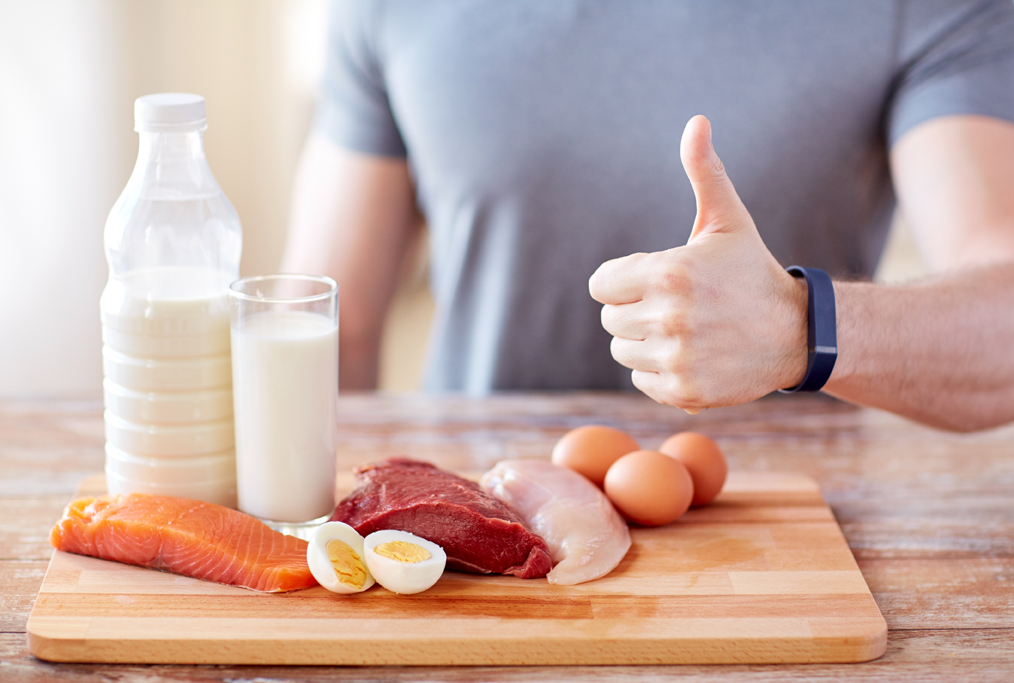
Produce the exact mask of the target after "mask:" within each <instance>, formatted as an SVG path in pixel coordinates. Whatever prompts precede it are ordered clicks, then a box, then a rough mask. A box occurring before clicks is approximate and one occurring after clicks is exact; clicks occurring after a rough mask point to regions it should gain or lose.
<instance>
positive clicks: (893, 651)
mask: <svg viewBox="0 0 1014 683" xmlns="http://www.w3.org/2000/svg"><path fill="white" fill-rule="evenodd" d="M101 408H102V407H101V404H100V403H97V402H70V401H10V400H8V401H0V473H2V476H0V679H2V680H12V681H14V680H16V681H43V680H45V681H51V680H56V681H63V680H75V681H109V680H117V681H138V682H140V681H146V682H147V681H163V680H166V681H226V680H229V681H235V680H251V679H257V680H271V681H285V680H304V679H312V680H315V681H331V680H336V681H337V680H356V681H362V680H393V681H433V680H447V681H542V680H548V679H552V680H563V681H566V680H591V679H593V680H596V681H633V680H638V681H657V680H664V679H670V678H675V677H677V676H679V677H681V678H682V679H684V680H691V681H712V680H713V681H719V680H721V681H737V680H765V681H768V680H779V681H780V680H814V681H816V680H821V681H823V680H829V679H835V678H849V679H852V680H855V681H866V680H878V681H879V680H883V681H905V680H919V681H936V680H939V681H954V680H976V681H994V680H995V681H1009V680H1010V676H1011V672H1012V671H1014V428H1011V427H1008V428H1004V429H1000V430H994V431H990V432H986V433H982V434H973V435H957V434H947V433H942V432H937V431H934V430H930V429H927V428H924V427H920V426H917V425H914V424H911V423H908V422H905V421H903V420H901V419H899V418H896V417H893V416H891V415H888V414H885V413H882V412H879V411H873V410H865V409H857V408H854V407H852V406H848V405H845V404H841V403H838V402H836V401H833V400H830V399H826V398H824V397H820V396H811V397H801V396H789V397H773V398H770V399H765V400H762V401H758V402H755V403H753V404H749V405H745V406H739V407H736V408H726V409H720V410H714V411H706V412H704V413H702V414H701V415H699V416H696V417H691V416H688V415H686V414H684V413H682V412H681V411H678V410H675V409H672V408H669V407H666V406H660V405H657V404H654V403H652V402H651V401H649V400H648V399H645V398H643V397H640V396H636V395H627V394H611V393H581V394H501V395H495V396H492V397H489V398H481V399H474V398H463V397H433V396H414V395H397V396H394V395H386V396H385V395H373V394H360V395H347V396H343V397H342V398H341V399H340V409H341V418H340V421H341V438H340V445H339V467H352V466H353V465H355V464H358V463H360V462H364V461H368V460H376V459H379V458H383V457H387V456H390V455H408V456H412V457H417V458H423V459H428V460H432V461H433V462H436V463H438V464H440V465H441V466H444V467H448V468H451V469H457V470H480V469H485V468H487V467H489V466H491V465H492V464H493V463H495V462H496V461H497V460H500V459H503V458H508V457H548V454H549V452H550V450H551V449H552V445H553V443H554V442H555V441H556V439H558V438H559V437H560V435H562V434H563V433H564V432H565V431H567V430H568V429H571V428H573V427H576V426H579V425H581V424H588V423H593V422H594V423H600V424H609V425H613V426H617V427H620V428H622V429H625V430H627V431H629V432H630V433H631V434H633V435H634V437H635V438H637V439H638V440H639V441H640V442H641V444H642V446H644V447H648V448H651V447H656V446H657V445H658V444H659V443H661V441H662V440H663V439H664V438H665V437H666V436H668V435H670V434H672V433H674V432H677V431H683V430H687V429H693V430H696V431H701V432H703V433H705V434H708V435H710V436H712V437H714V438H715V439H716V440H718V442H719V443H720V444H721V446H722V447H723V449H724V450H725V452H726V455H727V456H728V458H729V463H730V467H731V468H733V469H736V470H739V471H792V472H800V473H803V474H807V475H809V476H811V477H813V478H814V479H816V480H817V482H818V483H819V484H820V486H821V490H822V492H823V494H824V497H825V498H826V499H827V501H828V502H829V503H830V505H831V508H832V510H833V511H834V514H835V516H836V517H837V519H838V522H839V523H840V524H841V527H842V530H843V531H844V533H845V537H846V538H847V540H848V542H849V546H850V547H851V548H852V552H853V553H854V554H855V557H856V560H857V561H858V563H859V567H860V568H861V569H862V572H863V575H864V576H865V578H866V581H867V583H868V584H869V586H870V589H871V590H872V592H873V596H874V598H875V599H876V601H877V604H878V605H879V607H880V610H881V612H883V614H884V617H885V619H886V620H887V625H888V628H889V629H890V631H889V634H888V645H887V653H886V654H885V655H884V656H883V657H882V658H880V659H879V660H876V661H874V662H870V663H866V664H837V665H823V664H817V665H814V664H811V665H750V666H746V665H743V666H681V667H665V666H643V667H591V666H589V667H554V668H551V669H545V668H537V667H507V668H489V667H487V668H470V667H446V668H444V667H440V668H433V667H422V668H413V667H372V668H364V667H348V668H342V667H319V668H314V667H257V666H240V667H232V666H229V667H223V666H193V667H187V666H127V665H66V664H63V665H56V664H50V663H47V662H42V661H40V660H37V659H35V658H34V657H32V656H31V655H30V654H29V653H28V649H27V644H26V639H25V622H26V621H27V619H28V613H29V612H30V611H31V608H32V604H33V602H34V600H35V596H36V594H37V593H38V590H39V586H40V585H41V583H42V577H43V575H44V573H45V571H46V565H47V564H48V562H49V558H50V555H51V553H52V549H51V548H50V546H49V541H48V538H49V529H50V527H51V526H52V524H53V522H54V521H55V520H56V519H57V518H58V517H59V515H60V512H61V510H62V509H63V507H64V505H65V504H66V503H67V501H68V500H69V499H70V497H71V496H72V494H73V492H74V489H75V488H76V487H77V485H78V483H79V482H80V481H81V480H82V479H83V478H84V477H86V476H87V475H89V474H93V473H95V472H98V471H100V470H101V469H102V462H103V450H102V444H103V424H102V413H101Z"/></svg>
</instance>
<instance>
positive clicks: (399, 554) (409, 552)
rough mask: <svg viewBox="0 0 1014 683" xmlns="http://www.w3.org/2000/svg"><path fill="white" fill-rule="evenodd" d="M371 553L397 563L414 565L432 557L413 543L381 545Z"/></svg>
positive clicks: (396, 542) (400, 542) (393, 542)
mask: <svg viewBox="0 0 1014 683" xmlns="http://www.w3.org/2000/svg"><path fill="white" fill-rule="evenodd" d="M373 552H375V553H377V554H378V555H382V556H383V557H388V558H390V559H392V560H397V561H398V562H405V563H406V564H415V563H416V562H422V561H423V560H428V559H430V557H432V556H431V555H430V551H428V550H426V548H423V547H422V546H421V545H416V544H415V543H409V542H408V541H390V542H388V543H381V544H380V545H378V546H377V547H376V548H374V549H373Z"/></svg>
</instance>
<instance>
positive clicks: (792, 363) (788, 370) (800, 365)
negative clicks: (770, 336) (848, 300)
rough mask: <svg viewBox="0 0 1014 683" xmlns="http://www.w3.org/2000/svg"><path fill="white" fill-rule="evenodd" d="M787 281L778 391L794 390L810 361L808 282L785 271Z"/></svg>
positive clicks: (801, 379) (804, 374)
mask: <svg viewBox="0 0 1014 683" xmlns="http://www.w3.org/2000/svg"><path fill="white" fill-rule="evenodd" d="M783 274H784V275H785V277H786V279H787V287H786V294H785V298H784V301H785V319H784V321H783V325H784V326H783V328H782V329H784V330H785V333H786V334H785V337H784V340H783V345H784V346H783V349H784V352H783V356H782V357H783V359H784V361H783V363H782V366H781V368H780V371H779V373H778V378H777V382H776V384H777V386H776V387H775V389H783V388H785V387H794V386H796V385H798V384H799V383H800V382H802V381H803V378H804V377H805V376H806V361H807V324H808V320H809V318H808V315H807V308H806V307H807V303H808V301H809V295H808V294H807V291H806V281H805V280H802V279H800V278H795V277H792V276H791V275H789V273H787V272H784V271H783Z"/></svg>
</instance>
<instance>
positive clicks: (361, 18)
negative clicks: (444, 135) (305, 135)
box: [314, 0, 406, 157]
mask: <svg viewBox="0 0 1014 683" xmlns="http://www.w3.org/2000/svg"><path fill="white" fill-rule="evenodd" d="M381 5H382V3H380V2H379V1H378V0H333V2H332V3H331V9H330V13H329V16H328V37H327V56H326V61H325V65H324V74H323V78H322V81H321V88H320V91H321V92H320V103H319V104H318V105H317V113H316V117H315V120H314V127H315V128H316V129H317V130H319V131H321V132H323V133H324V134H325V135H327V136H328V137H329V138H331V139H332V140H333V141H334V142H335V143H336V144H338V145H340V146H341V147H345V148H346V149H351V150H354V151H357V152H363V153H365V154H374V155H378V156H386V157H405V156H406V151H405V143H404V141H403V140H402V137H401V132H400V131H399V130H398V124H397V122H396V121H395V118H394V114H393V112H392V111H391V103H390V100H389V99H388V94H387V88H386V85H385V83H384V74H383V69H382V65H381V62H380V60H379V59H378V54H377V50H376V20H377V12H379V11H380V9H381Z"/></svg>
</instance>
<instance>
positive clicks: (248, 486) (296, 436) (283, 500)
mask: <svg viewBox="0 0 1014 683" xmlns="http://www.w3.org/2000/svg"><path fill="white" fill-rule="evenodd" d="M229 296H230V300H231V306H230V320H231V331H232V381H233V403H234V407H233V414H234V416H235V418H234V419H235V424H236V484H237V493H238V502H239V509H240V510H242V511H243V512H245V513H247V514H249V515H253V516H254V517H258V518H260V519H261V520H263V521H264V522H265V523H266V524H267V525H268V526H270V527H272V528H274V529H276V530H278V531H281V532H282V533H288V534H291V535H293V536H299V537H301V538H308V537H309V534H311V533H312V532H313V530H314V529H315V528H316V527H317V526H318V525H320V524H322V523H324V522H326V521H327V520H328V518H329V517H330V516H331V513H332V512H333V511H334V506H335V501H334V485H335V440H336V436H337V429H338V425H337V420H338V415H337V401H338V285H337V284H335V281H334V280H332V279H331V278H328V277H316V276H312V275H267V276H262V277H250V278H244V279H242V280H237V281H236V282H234V283H232V285H230V287H229Z"/></svg>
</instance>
